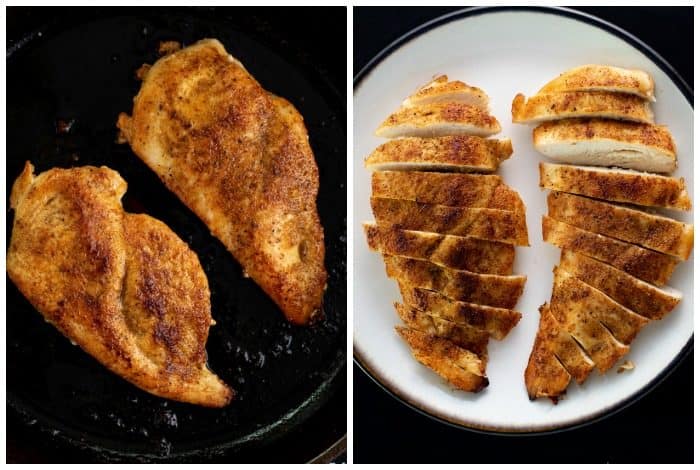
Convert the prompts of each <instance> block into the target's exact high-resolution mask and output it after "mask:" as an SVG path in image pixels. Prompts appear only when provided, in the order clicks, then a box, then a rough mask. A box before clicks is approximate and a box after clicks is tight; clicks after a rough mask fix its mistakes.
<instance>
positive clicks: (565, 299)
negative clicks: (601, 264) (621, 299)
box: [550, 264, 649, 344]
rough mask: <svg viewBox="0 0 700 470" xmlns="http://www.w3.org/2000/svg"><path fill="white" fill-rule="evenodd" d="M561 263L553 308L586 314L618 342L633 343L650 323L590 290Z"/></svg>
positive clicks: (590, 288) (597, 291) (605, 296)
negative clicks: (601, 325)
mask: <svg viewBox="0 0 700 470" xmlns="http://www.w3.org/2000/svg"><path fill="white" fill-rule="evenodd" d="M567 267H569V266H568V265H562V264H560V265H559V267H558V268H557V275H556V276H555V278H554V286H553V288H552V300H551V302H550V303H551V307H552V308H553V309H554V310H557V311H566V310H569V309H575V310H578V311H581V312H586V313H587V314H588V315H590V316H591V317H593V318H595V319H596V320H598V321H599V322H600V323H602V324H603V325H605V327H606V328H607V329H608V330H610V332H611V333H612V334H613V336H614V337H615V339H617V340H618V341H620V342H621V343H623V344H630V343H631V342H632V341H633V340H634V338H635V337H636V336H637V334H638V333H639V331H640V330H641V329H642V328H644V327H645V326H646V325H647V323H649V320H648V319H646V318H644V317H643V316H641V315H637V314H636V313H634V312H633V311H631V310H628V309H627V308H625V307H624V306H622V305H620V304H619V303H617V302H615V300H613V299H611V298H610V297H608V296H607V295H605V294H604V293H603V292H601V291H599V290H597V289H595V288H593V287H591V286H590V285H588V284H587V283H586V282H585V281H583V280H581V279H579V278H578V277H577V276H576V275H575V274H574V273H571V272H570V271H568V270H567Z"/></svg>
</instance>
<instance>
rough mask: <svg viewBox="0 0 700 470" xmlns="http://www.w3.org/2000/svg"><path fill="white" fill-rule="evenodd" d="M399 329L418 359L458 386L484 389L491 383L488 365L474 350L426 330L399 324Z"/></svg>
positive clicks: (473, 390)
mask: <svg viewBox="0 0 700 470" xmlns="http://www.w3.org/2000/svg"><path fill="white" fill-rule="evenodd" d="M396 332H397V333H398V334H399V336H401V337H402V338H403V339H404V340H405V341H406V342H407V343H408V345H409V347H410V348H411V353H413V357H415V358H416V360H417V361H418V362H420V363H421V364H423V365H424V366H426V367H428V368H430V369H432V370H433V371H434V372H436V373H437V374H438V375H439V376H440V377H442V378H443V379H445V380H447V381H448V382H449V383H450V384H452V385H453V386H455V387H457V388H458V389H460V390H464V391H466V392H480V391H481V390H483V389H484V388H485V387H487V386H488V384H489V380H488V379H487V378H486V364H485V363H484V361H482V360H481V359H480V358H479V356H477V355H476V354H474V353H473V352H470V351H467V350H466V349H463V348H460V347H459V346H457V345H456V344H454V343H453V342H452V341H449V340H446V339H443V338H439V337H437V336H433V335H429V334H427V333H423V332H422V331H417V330H411V329H409V328H405V327H401V326H397V327H396Z"/></svg>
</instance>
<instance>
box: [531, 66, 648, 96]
mask: <svg viewBox="0 0 700 470" xmlns="http://www.w3.org/2000/svg"><path fill="white" fill-rule="evenodd" d="M566 91H608V92H615V93H629V94H632V95H637V96H639V97H640V98H644V99H645V100H649V101H655V100H654V79H653V78H651V75H649V74H648V73H646V72H644V71H642V70H633V69H623V68H620V67H612V66H610V65H582V66H580V67H575V68H573V69H571V70H567V71H566V72H564V73H562V74H561V75H559V76H558V77H557V78H555V79H554V80H552V81H551V82H549V83H547V84H546V85H545V86H544V87H542V89H541V90H540V91H538V92H537V93H538V94H543V93H559V92H566Z"/></svg>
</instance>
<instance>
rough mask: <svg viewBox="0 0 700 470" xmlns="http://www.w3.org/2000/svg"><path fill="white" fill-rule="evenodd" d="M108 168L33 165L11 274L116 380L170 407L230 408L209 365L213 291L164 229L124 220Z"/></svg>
mask: <svg viewBox="0 0 700 470" xmlns="http://www.w3.org/2000/svg"><path fill="white" fill-rule="evenodd" d="M125 191H126V182H125V181H124V180H123V179H122V178H121V177H120V176H119V174H118V173H116V172H115V171H113V170H110V169H108V168H105V167H102V168H96V167H81V168H73V169H70V170H64V169H53V170H49V171H47V172H44V173H41V174H40V175H38V176H34V174H33V167H32V165H31V164H29V163H27V165H26V166H25V169H24V171H23V173H22V174H21V175H20V176H19V178H18V179H17V181H16V182H15V185H14V187H13V189H12V195H11V198H10V205H11V207H12V208H13V209H14V210H15V220H14V227H13V231H12V239H11V241H10V248H9V250H8V252H7V271H8V274H9V276H10V279H12V281H13V282H14V283H15V284H16V285H17V287H18V288H19V290H20V291H21V292H22V294H24V295H25V297H27V299H28V300H29V301H30V302H31V303H32V305H34V307H35V308H36V309H37V310H39V312H40V313H41V314H42V315H43V316H44V318H45V319H46V320H47V321H48V322H49V323H51V324H52V325H54V326H55V327H56V328H58V329H59V330H60V331H61V333H63V334H64V335H65V336H66V337H68V338H69V339H70V340H71V341H73V342H74V343H75V344H77V345H78V346H80V347H81V348H82V349H83V350H85V351H86V352H87V353H89V354H90V355H92V356H93V357H95V358H96V359H97V360H98V361H100V362H101V363H102V364H103V365H104V366H106V367H107V368H108V369H110V370H111V371H112V372H114V373H116V374H117V375H120V376H121V377H123V378H125V379H126V380H128V381H129V382H131V383H133V384H134V385H136V386H138V387H139V388H142V389H143V390H145V391H147V392H149V393H152V394H154V395H158V396H161V397H164V398H169V399H173V400H178V401H184V402H189V403H194V404H198V405H203V406H210V407H221V406H225V405H226V404H228V403H229V402H230V401H231V399H232V398H233V391H232V390H231V389H230V388H229V387H228V386H227V385H226V384H225V383H223V382H222V381H221V380H220V379H219V378H218V377H217V376H216V375H214V374H213V373H212V372H211V371H210V370H209V369H207V366H206V351H205V349H204V347H205V344H206V341H207V336H208V334H209V327H210V325H211V324H212V323H213V322H212V318H211V314H210V310H211V308H210V303H209V286H208V283H207V278H206V276H205V274H204V271H203V270H202V267H201V265H200V264H199V260H198V258H197V256H196V255H195V254H194V253H193V252H192V251H191V250H190V249H189V247H188V246H187V245H186V244H185V243H184V242H183V241H182V240H180V239H179V238H178V237H177V235H175V234H174V233H173V232H172V231H171V230H170V229H169V228H168V227H167V226H166V225H165V224H163V223H162V222H160V221H158V220H156V219H153V218H152V217H149V216H147V215H144V214H128V213H126V212H124V210H123V208H122V206H121V202H120V199H121V197H122V195H123V194H124V192H125Z"/></svg>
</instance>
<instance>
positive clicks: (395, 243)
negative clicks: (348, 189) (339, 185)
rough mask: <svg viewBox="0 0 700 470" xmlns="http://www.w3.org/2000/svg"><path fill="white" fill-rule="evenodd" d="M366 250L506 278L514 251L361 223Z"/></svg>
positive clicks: (509, 247)
mask: <svg viewBox="0 0 700 470" xmlns="http://www.w3.org/2000/svg"><path fill="white" fill-rule="evenodd" d="M364 228H365V234H366V235H367V243H368V244H369V247H370V249H372V250H374V251H378V252H380V253H382V254H386V255H396V256H403V257H404V258H413V259H422V260H427V261H430V262H432V263H435V264H439V265H442V266H446V267H448V268H453V269H463V270H465V271H471V272H475V273H483V274H502V275H508V274H512V272H513V260H514V258H515V248H514V247H513V245H509V244H507V243H500V242H492V241H486V240H480V239H478V238H471V237H455V236H452V235H440V234H437V233H430V232H415V231H412V230H401V229H399V228H396V227H390V226H380V225H376V224H371V223H365V224H364Z"/></svg>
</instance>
